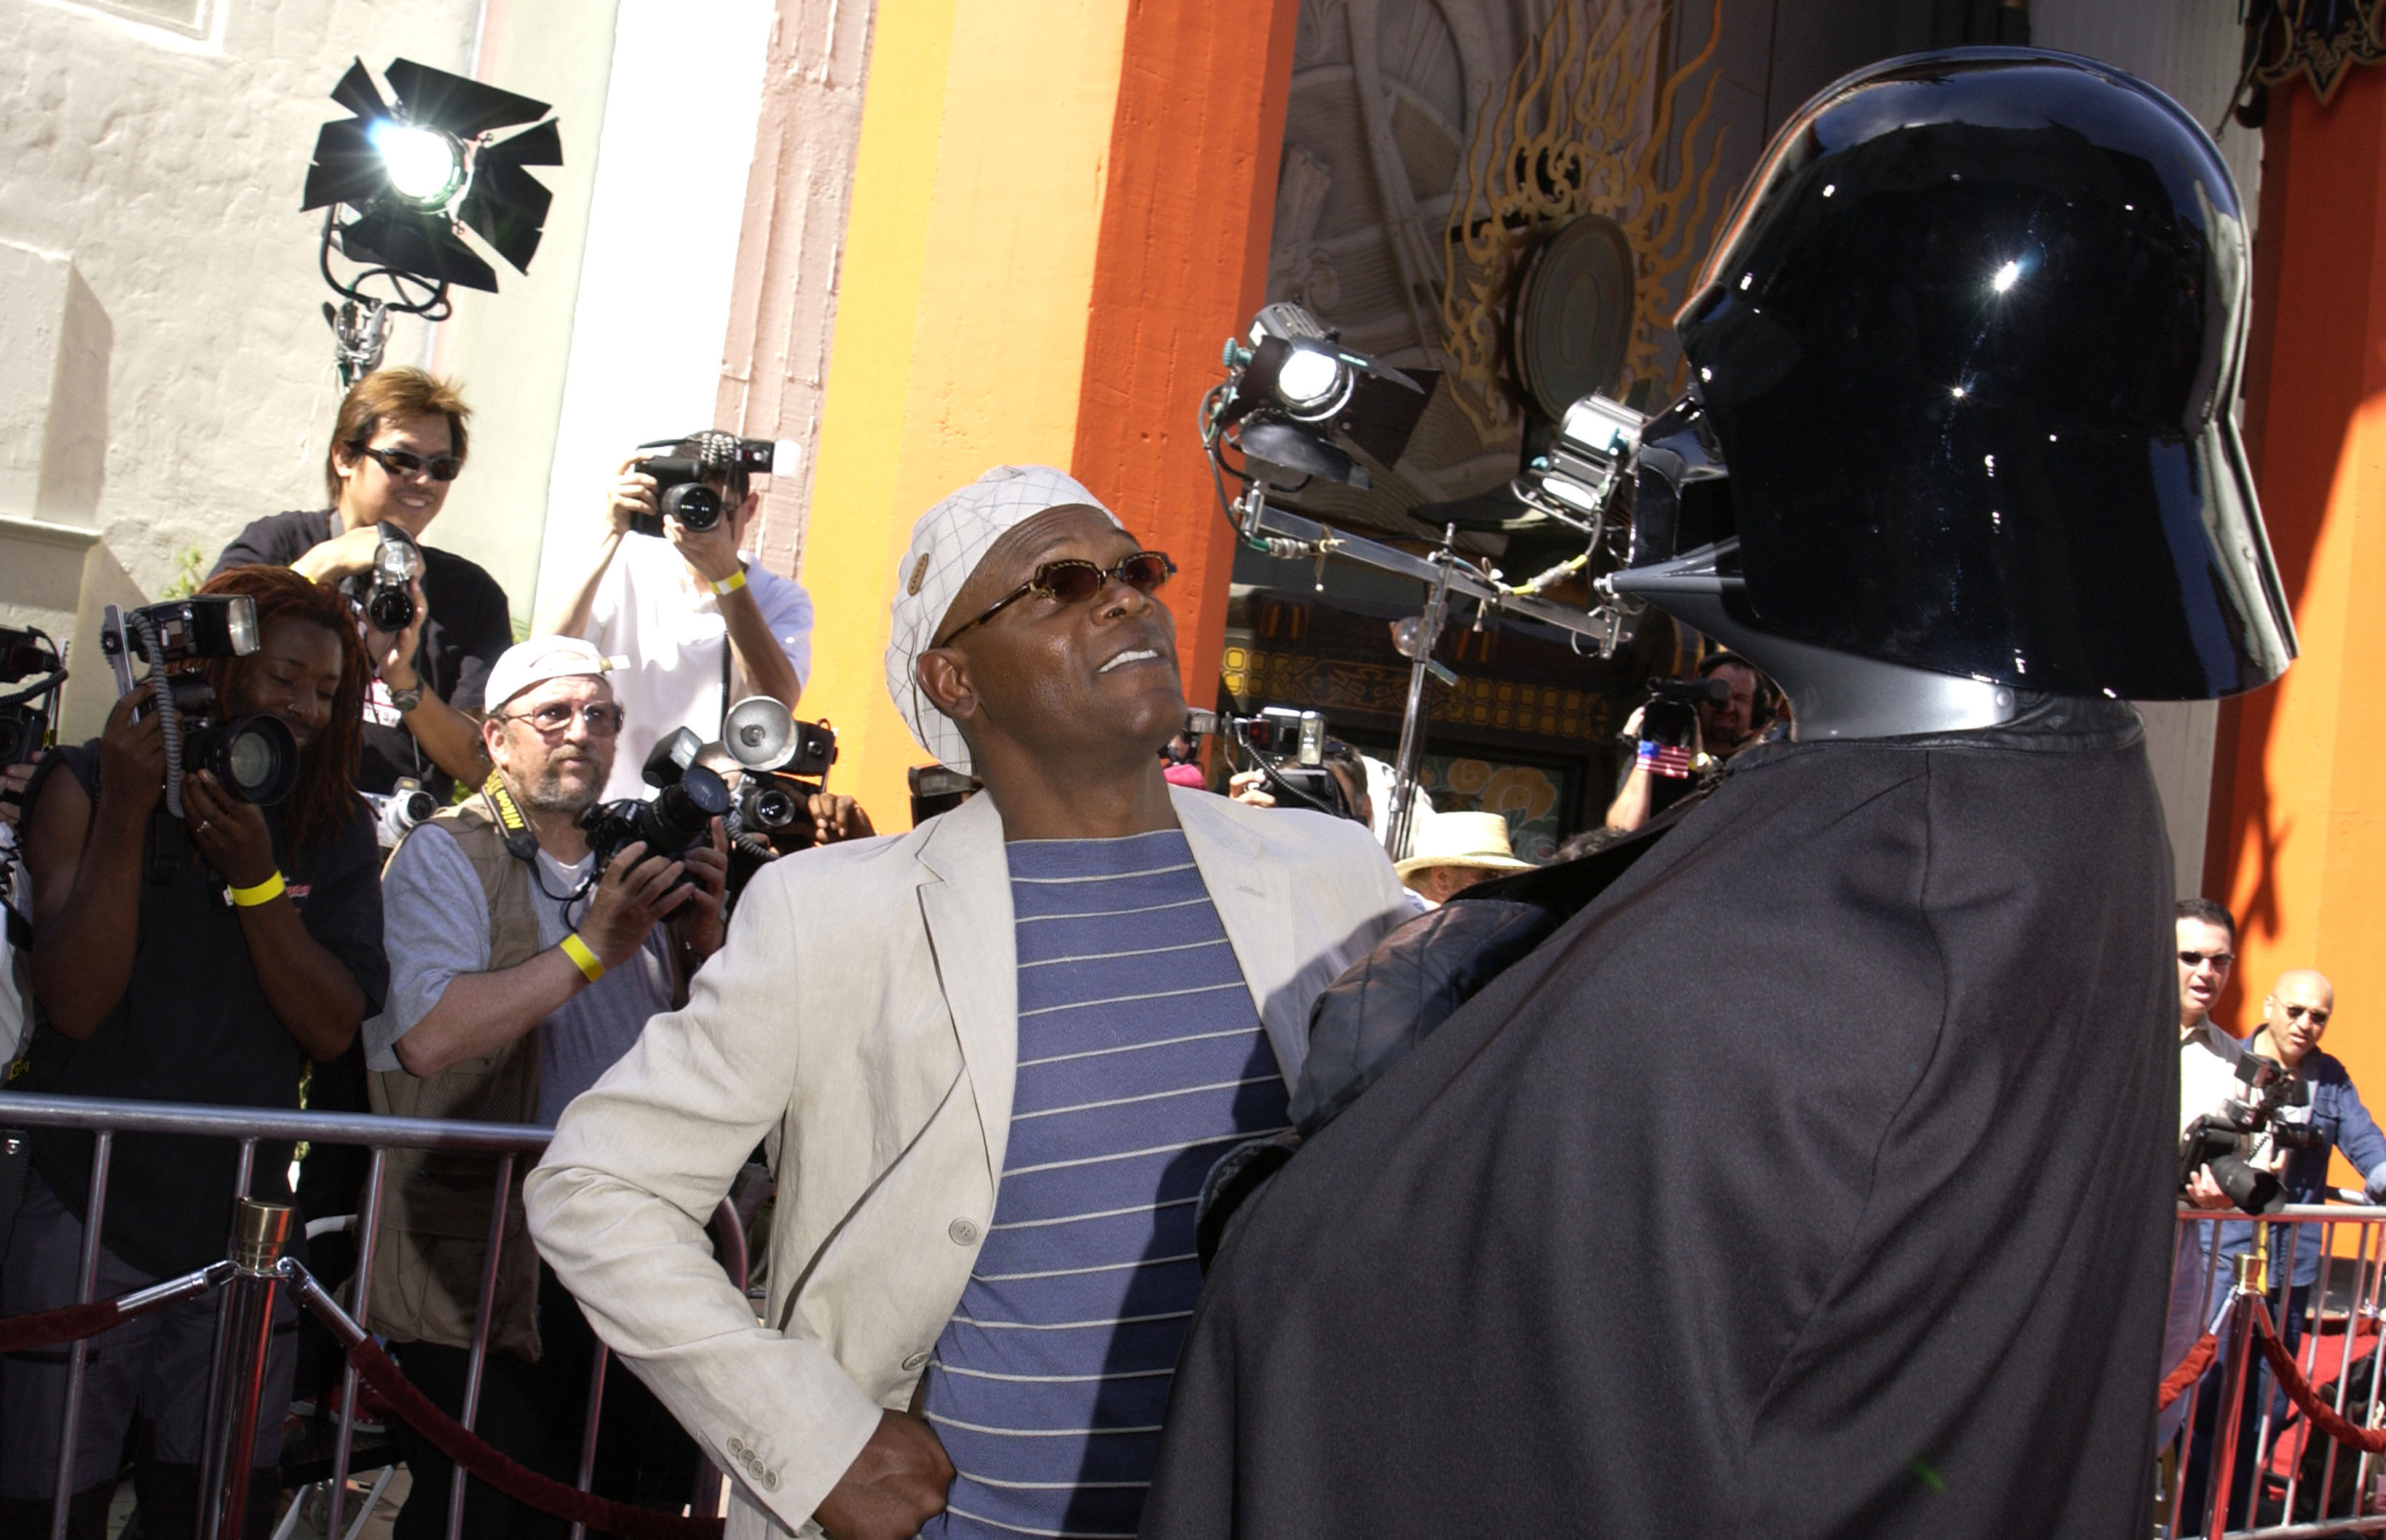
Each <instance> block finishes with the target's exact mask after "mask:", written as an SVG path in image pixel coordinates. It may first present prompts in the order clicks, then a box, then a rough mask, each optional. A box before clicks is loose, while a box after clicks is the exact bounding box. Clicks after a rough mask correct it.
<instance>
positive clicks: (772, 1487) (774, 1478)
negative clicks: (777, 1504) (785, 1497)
mask: <svg viewBox="0 0 2386 1540" xmlns="http://www.w3.org/2000/svg"><path fill="white" fill-rule="evenodd" d="M778 1489H779V1472H777V1471H763V1472H762V1490H763V1491H765V1492H776V1491H777V1490H778Z"/></svg>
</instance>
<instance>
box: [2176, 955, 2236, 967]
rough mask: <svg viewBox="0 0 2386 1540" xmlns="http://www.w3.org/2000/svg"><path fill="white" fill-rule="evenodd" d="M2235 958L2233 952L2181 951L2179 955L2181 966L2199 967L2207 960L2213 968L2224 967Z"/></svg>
mask: <svg viewBox="0 0 2386 1540" xmlns="http://www.w3.org/2000/svg"><path fill="white" fill-rule="evenodd" d="M2236 960H2237V954H2236V953H2234V952H2181V953H2180V954H2179V966H2180V967H2181V968H2201V967H2203V966H2204V964H2205V963H2207V962H2208V963H2210V964H2211V965H2212V966H2213V967H2215V968H2226V967H2228V966H2229V964H2230V963H2232V962H2235V961H2236Z"/></svg>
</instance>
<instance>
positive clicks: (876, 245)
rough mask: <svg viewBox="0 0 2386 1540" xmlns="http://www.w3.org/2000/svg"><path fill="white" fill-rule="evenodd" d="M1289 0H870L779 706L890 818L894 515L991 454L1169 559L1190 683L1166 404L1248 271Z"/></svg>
mask: <svg viewBox="0 0 2386 1540" xmlns="http://www.w3.org/2000/svg"><path fill="white" fill-rule="evenodd" d="M1295 3H1296V0H1263V3H1262V4H1258V5H1253V6H1239V7H1237V6H1207V7H1205V6H1200V5H1199V4H1196V3H1193V0H880V3H879V5H878V7H877V12H876V17H875V21H874V28H875V31H874V35H873V39H872V43H871V62H870V77H869V81H868V83H867V85H866V87H865V90H864V95H863V105H862V112H861V131H860V141H859V146H858V149H857V151H856V156H855V169H854V179H853V194H852V201H851V205H850V211H849V213H848V218H847V225H846V235H845V245H844V251H843V255H842V257H841V260H840V265H839V282H838V294H837V312H836V324H835V337H834V340H833V341H832V343H831V345H830V353H829V369H828V381H827V389H826V392H825V395H824V399H823V407H822V417H821V439H820V450H819V455H818V458H817V460H816V462H815V470H814V475H813V482H812V495H811V499H810V507H808V509H807V510H806V520H805V532H804V558H803V569H802V572H801V576H802V578H803V581H804V583H805V586H806V587H807V588H809V589H810V592H811V595H812V601H813V604H814V607H815V613H816V622H815V625H814V629H813V641H812V660H813V671H812V679H811V682H810V683H809V684H808V685H807V686H806V688H805V691H804V707H805V710H806V713H807V714H808V715H809V714H818V715H822V716H825V717H828V718H829V719H831V720H834V721H835V724H836V726H837V730H838V741H839V748H840V750H841V753H842V757H841V758H840V759H839V761H838V765H837V770H836V783H837V784H838V785H839V786H840V788H841V789H843V790H846V791H848V792H851V793H853V794H854V795H857V796H859V797H860V798H861V800H862V802H863V804H864V806H866V807H867V808H869V809H870V811H871V813H872V815H873V818H874V819H875V820H876V821H877V823H878V826H879V827H880V828H881V829H884V830H896V829H901V828H903V827H905V826H906V823H907V821H908V819H907V802H906V794H905V783H904V771H905V770H906V769H907V768H909V767H910V766H912V765H916V764H919V763H921V762H923V760H924V759H925V757H926V756H925V755H924V753H923V751H921V750H920V749H919V747H918V746H917V745H914V744H913V743H912V741H911V738H910V733H909V732H907V731H906V730H905V729H904V726H903V724H902V721H901V720H900V718H898V716H897V714H896V712H895V709H894V707H893V706H892V705H891V704H890V703H889V701H888V700H887V697H886V689H885V682H884V671H883V666H882V661H881V659H882V656H883V654H884V651H885V645H886V632H887V602H888V599H889V597H890V595H891V594H892V592H893V587H894V582H895V570H896V567H897V564H898V558H899V557H900V556H901V554H902V552H903V549H904V547H905V545H906V543H907V541H908V539H909V537H910V528H911V523H912V521H913V520H915V519H917V518H918V517H919V515H920V514H921V513H922V512H923V511H924V510H925V509H926V508H927V507H929V505H931V504H932V503H934V502H935V501H936V499H937V498H938V497H940V496H942V495H945V494H946V493H948V492H949V491H951V490H952V489H953V488H955V487H957V486H960V485H961V484H963V483H965V482H969V481H971V480H973V478H975V477H976V476H977V475H978V474H980V473H981V472H982V471H984V470H986V468H987V467H989V466H993V465H998V464H1002V463H1005V462H1012V463H1019V462H1028V461H1040V462H1043V463H1047V464H1052V465H1058V466H1062V467H1065V468H1067V469H1068V470H1071V471H1072V472H1073V473H1074V475H1076V476H1077V477H1078V478H1079V479H1080V480H1081V481H1083V482H1085V483H1086V485H1087V486H1089V487H1090V488H1092V489H1093V491H1094V493H1095V494H1096V495H1098V496H1099V497H1101V498H1102V499H1103V500H1104V501H1105V502H1106V503H1108V504H1110V506H1111V507H1113V508H1114V509H1116V510H1117V512H1118V514H1119V517H1120V518H1121V520H1124V522H1125V524H1126V525H1127V527H1128V528H1129V529H1130V530H1132V531H1133V532H1135V533H1136V534H1137V535H1139V536H1142V537H1143V538H1145V539H1147V540H1149V542H1150V543H1151V544H1153V545H1157V546H1160V547H1162V548H1164V549H1167V550H1169V551H1170V552H1171V553H1172V554H1173V555H1174V557H1176V560H1177V563H1178V567H1179V577H1178V580H1177V582H1175V583H1174V585H1172V592H1171V594H1170V598H1171V601H1172V605H1173V607H1174V612H1175V614H1176V615H1177V617H1178V624H1179V634H1180V649H1181V652H1182V655H1183V657H1184V661H1185V673H1186V687H1187V694H1189V695H1192V696H1193V697H1194V699H1195V702H1196V703H1198V704H1199V705H1203V706H1207V705H1209V704H1211V697H1212V694H1213V693H1214V691H1215V689H1216V675H1217V664H1218V656H1219V652H1220V650H1221V647H1222V645H1223V643H1224V621H1225V605H1226V582H1227V573H1228V571H1229V570H1230V567H1231V562H1232V552H1231V549H1230V547H1229V542H1228V541H1227V539H1226V524H1225V520H1224V518H1223V517H1222V516H1221V515H1219V514H1218V513H1217V512H1216V511H1215V504H1214V495H1213V494H1212V490H1211V486H1210V481H1209V473H1208V470H1207V467H1206V466H1205V464H1204V463H1203V460H1202V457H1201V454H1200V450H1199V439H1198V435H1197V433H1196V432H1195V429H1194V416H1195V410H1196V407H1197V406H1198V405H1199V399H1200V396H1201V393H1202V392H1203V390H1205V389H1206V388H1207V387H1208V386H1209V384H1210V383H1211V382H1212V381H1214V380H1216V379H1217V378H1218V377H1219V369H1218V367H1217V357H1218V348H1219V345H1220V344H1222V343H1223V342H1224V340H1225V338H1226V337H1227V336H1228V335H1229V334H1231V333H1234V332H1239V331H1240V330H1242V329H1243V328H1244V327H1245V326H1247V325H1248V324H1249V322H1250V313H1251V311H1252V310H1253V309H1254V308H1256V307H1257V306H1258V303H1259V299H1260V295H1261V288H1262V282H1263V281H1264V275H1265V271H1266V251H1267V241H1268V234H1269V223H1270V216H1271V212H1272V210H1273V207H1274V203H1275V174H1276V164H1277V154H1278V146H1279V144H1280V143H1281V141H1282V137H1283V121H1284V102H1285V96H1286V94H1287V89H1288V84H1289V71H1290V67H1291V44H1292V19H1293V14H1294V8H1295Z"/></svg>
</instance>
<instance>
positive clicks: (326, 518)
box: [209, 508, 514, 802]
mask: <svg viewBox="0 0 2386 1540" xmlns="http://www.w3.org/2000/svg"><path fill="white" fill-rule="evenodd" d="M335 519H336V515H334V514H333V512H332V510H331V509H329V508H314V509H308V510H305V511H301V512H297V513H277V514H275V515H273V516H272V517H271V518H270V519H260V520H257V521H256V522H255V523H253V524H251V525H249V526H248V528H246V529H245V530H243V531H241V532H240V533H239V534H237V535H235V536H233V537H232V544H231V545H227V546H225V547H224V550H223V555H221V556H220V557H217V558H216V565H215V570H216V571H217V572H220V571H222V570H224V569H225V568H227V567H246V566H252V565H261V566H266V567H287V566H289V565H290V564H291V563H292V562H294V561H295V560H297V559H298V558H299V557H302V556H305V555H306V554H307V553H308V551H311V550H313V549H314V548H315V547H316V546H318V545H321V544H323V542H325V541H327V540H329V539H331V538H332V536H333V532H334V521H335ZM209 575H210V576H212V575H213V574H212V573H210V574H209ZM422 596H423V598H424V599H426V600H428V601H429V602H430V605H431V622H430V624H428V625H426V626H424V627H423V628H422V638H421V643H420V645H418V646H417V648H416V650H415V658H414V666H415V670H416V671H417V672H418V673H420V674H421V676H422V681H423V685H424V687H425V689H427V690H428V691H429V692H430V693H431V694H432V695H437V696H438V697H439V698H440V699H441V700H444V701H446V703H447V704H448V705H450V706H452V707H456V709H458V711H477V710H479V709H480V708H481V690H482V686H483V684H484V683H485V682H487V680H488V677H489V670H490V668H491V666H493V665H494V664H495V663H496V660H497V657H498V655H499V654H500V653H503V652H504V651H505V650H506V649H507V648H508V647H509V646H511V645H513V640H514V628H513V617H512V613H511V611H510V610H509V608H508V607H507V606H506V591H505V590H504V589H502V588H500V587H498V586H497V580H496V579H495V578H493V577H491V576H489V574H488V573H487V572H485V571H483V570H482V569H481V568H480V567H479V566H478V565H476V564H474V563H472V562H470V561H467V560H465V559H464V558H463V557H459V556H457V555H456V554H455V553H453V552H452V551H442V550H437V549H434V548H433V547H432V546H429V545H425V546H423V547H422ZM364 739H365V757H364V769H363V770H362V772H361V773H360V774H358V777H357V785H358V788H359V789H361V790H364V791H368V792H387V791H389V790H391V789H392V788H394V787H395V786H396V784H397V778H398V777H399V776H401V775H410V776H413V777H414V778H415V779H417V780H419V781H421V783H422V784H423V785H424V786H425V787H426V788H427V789H428V790H429V791H430V793H431V795H433V796H435V797H437V798H438V799H439V800H440V801H442V802H446V801H447V800H448V799H449V798H450V797H451V796H452V795H454V791H455V783H454V782H453V781H452V780H451V779H450V778H449V776H448V775H447V773H446V771H445V770H441V769H440V768H439V767H438V766H437V765H435V764H433V763H432V762H431V756H429V755H428V754H425V753H423V752H422V749H421V745H419V744H417V743H416V742H415V741H414V734H412V733H410V732H408V731H407V730H406V728H405V727H404V726H403V725H402V722H401V719H400V717H399V716H398V711H397V707H395V706H393V705H392V704H390V698H389V687H388V686H387V685H384V684H383V683H382V682H381V681H380V680H379V679H377V678H376V679H375V680H374V681H373V682H372V688H371V690H370V692H368V693H367V695H366V696H365V732H364Z"/></svg>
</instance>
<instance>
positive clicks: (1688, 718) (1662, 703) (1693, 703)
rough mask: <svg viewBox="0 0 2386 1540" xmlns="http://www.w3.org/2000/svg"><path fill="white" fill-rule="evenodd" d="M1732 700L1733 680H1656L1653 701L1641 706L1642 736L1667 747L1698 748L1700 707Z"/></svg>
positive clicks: (1651, 687) (1651, 686) (1652, 683)
mask: <svg viewBox="0 0 2386 1540" xmlns="http://www.w3.org/2000/svg"><path fill="white" fill-rule="evenodd" d="M1729 699H1731V685H1730V683H1729V682H1727V681H1725V680H1720V679H1652V680H1651V681H1650V682H1649V704H1648V705H1646V706H1644V707H1641V708H1640V738H1641V741H1642V742H1644V743H1651V744H1656V745H1659V746H1661V747H1664V748H1694V747H1696V746H1697V745H1698V742H1699V707H1702V706H1721V705H1722V704H1723V703H1724V702H1725V701H1727V700H1729Z"/></svg>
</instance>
